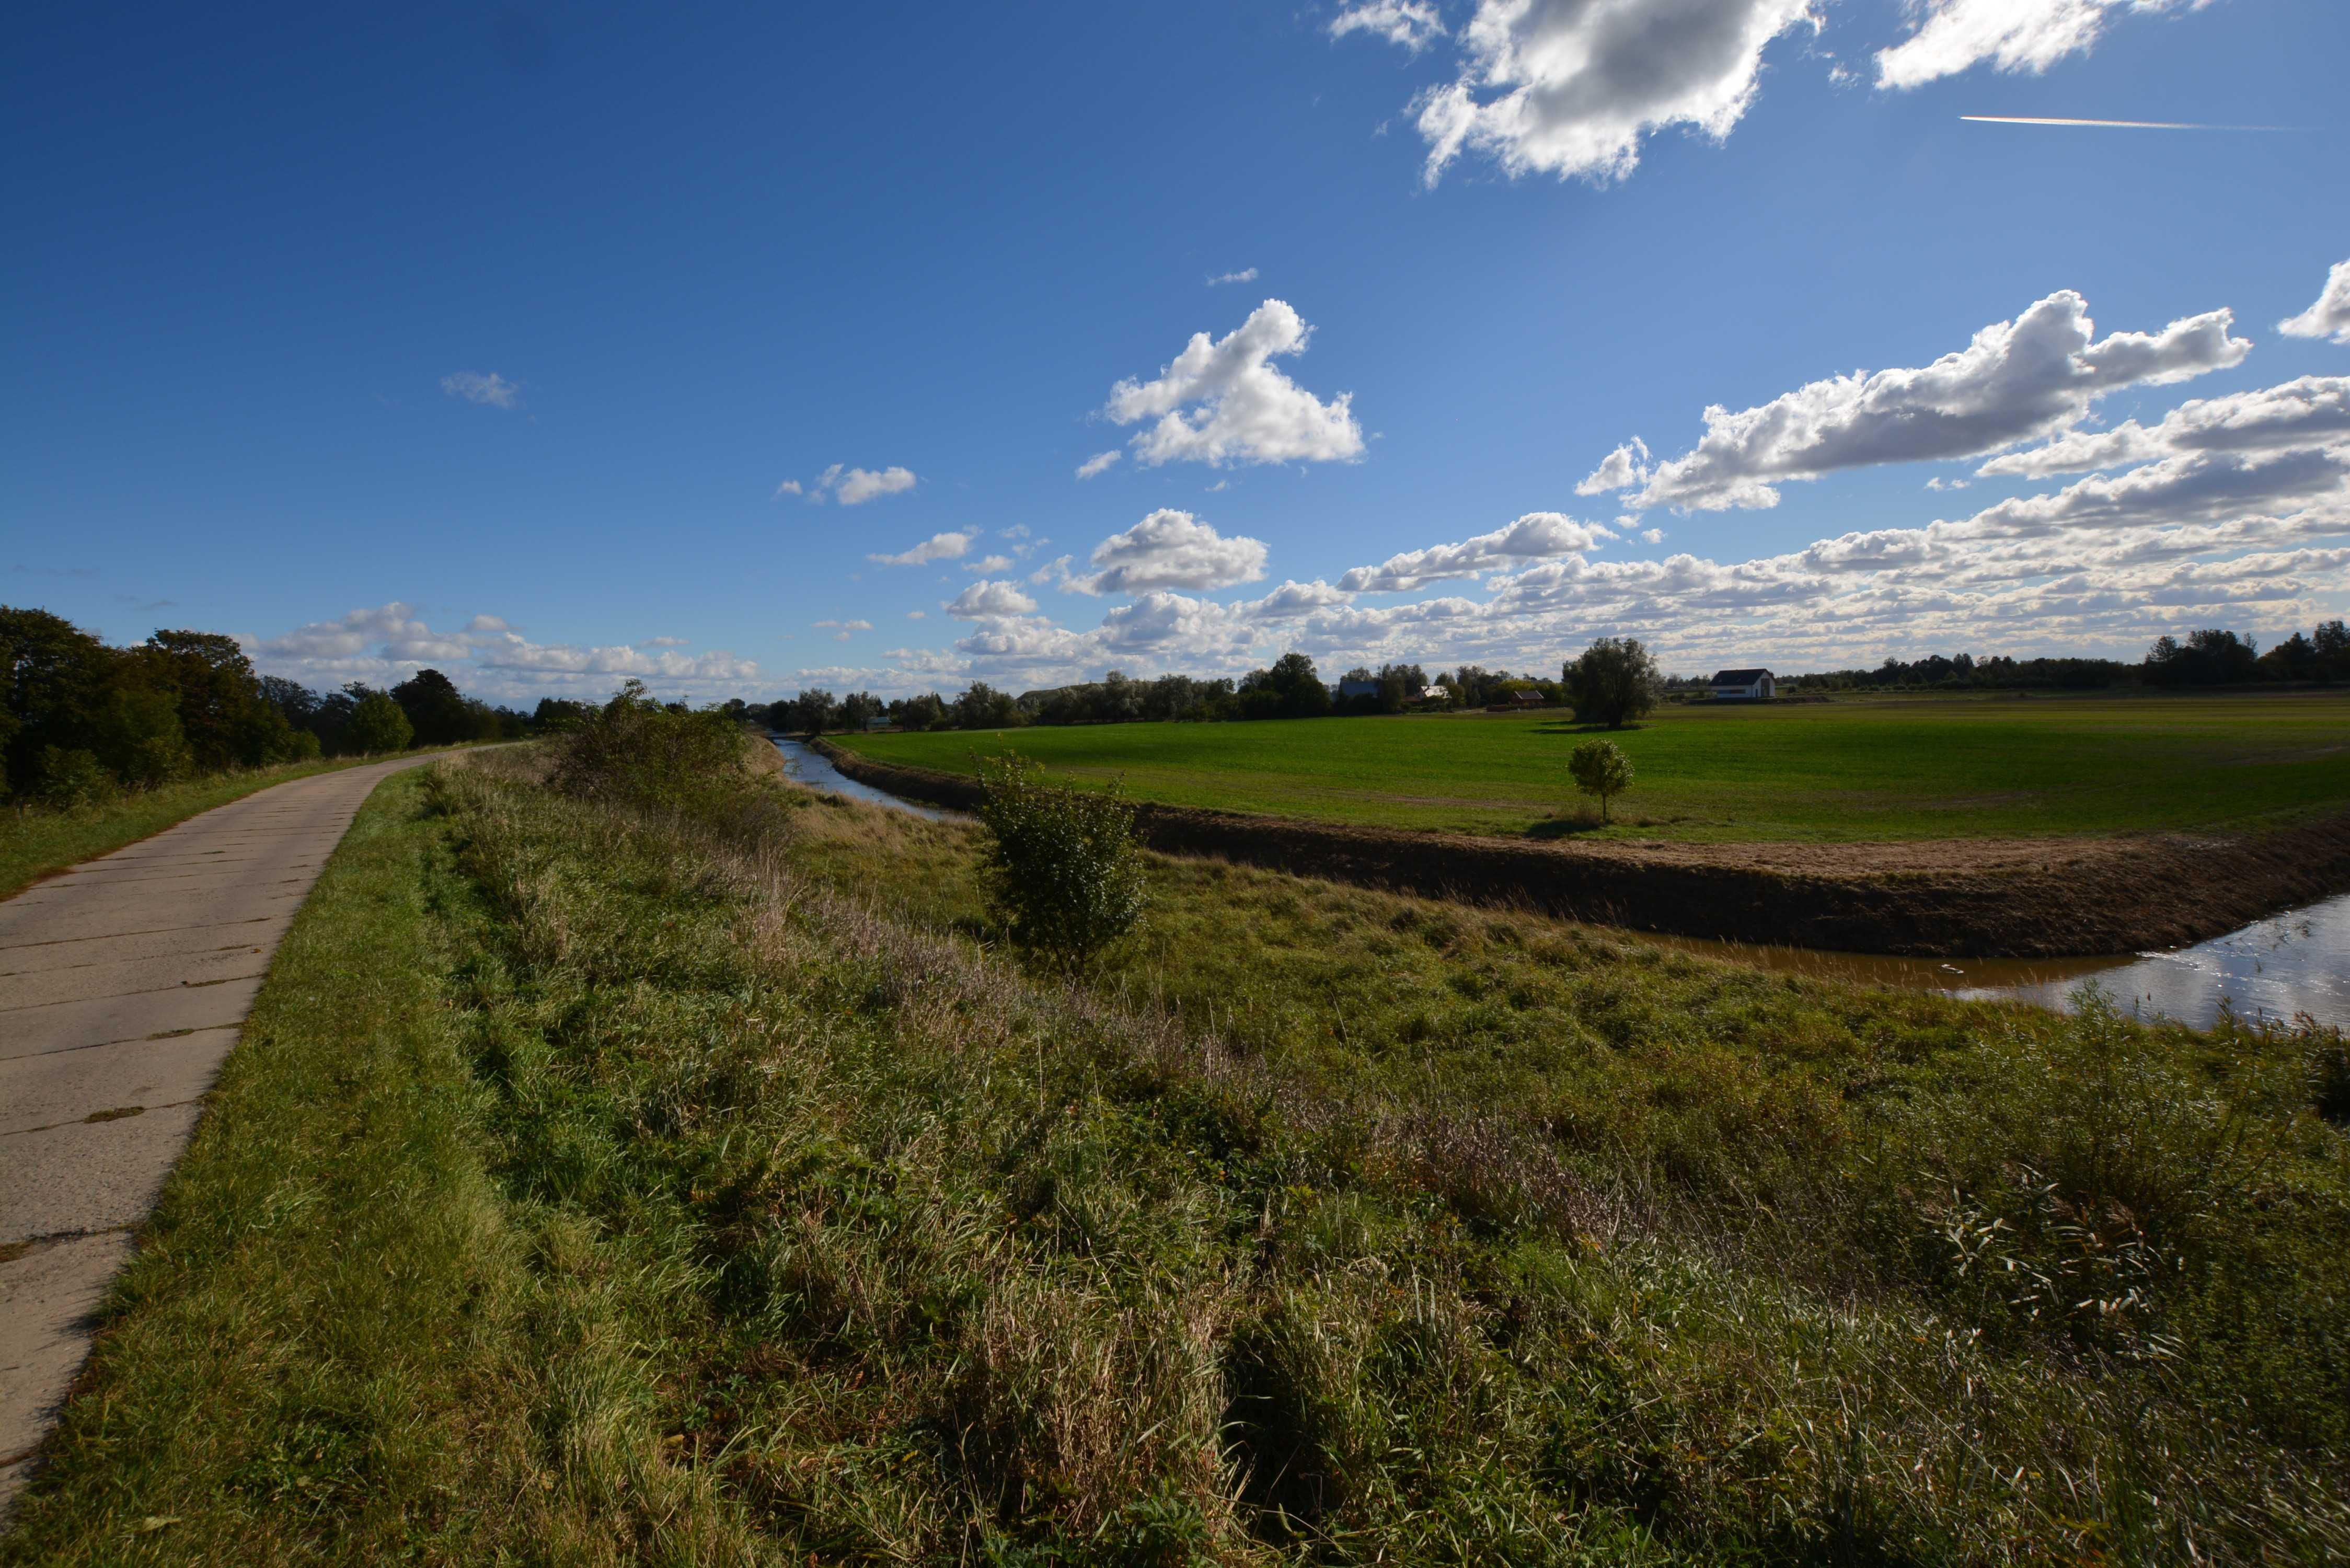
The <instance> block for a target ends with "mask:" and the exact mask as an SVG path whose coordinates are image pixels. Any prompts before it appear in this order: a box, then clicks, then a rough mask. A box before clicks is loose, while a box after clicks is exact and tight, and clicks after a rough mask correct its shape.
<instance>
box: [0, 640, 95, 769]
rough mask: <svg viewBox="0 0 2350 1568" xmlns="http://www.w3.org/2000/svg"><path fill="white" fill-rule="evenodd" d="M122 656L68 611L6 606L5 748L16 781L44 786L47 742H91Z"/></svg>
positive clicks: (1, 691)
mask: <svg viewBox="0 0 2350 1568" xmlns="http://www.w3.org/2000/svg"><path fill="white" fill-rule="evenodd" d="M121 662H122V656H121V655H120V653H118V652H117V651H116V650H115V649H110V648H109V647H107V646H106V644H104V643H103V642H100V641H99V639H97V638H94V637H92V636H91V635H90V634H89V633H88V632H86V631H84V630H82V629H81V628H79V627H78V626H76V625H74V624H73V623H72V622H71V621H69V620H67V619H66V618H64V617H62V616H54V615H51V614H50V613H49V612H48V611H47V610H37V609H17V608H14V607H9V606H5V605H0V714H5V717H0V747H5V758H6V763H7V777H8V783H9V784H10V786H11V787H12V788H15V789H17V790H27V789H33V788H36V787H37V785H38V781H39V780H40V778H41V777H42V776H43V768H42V762H41V753H42V752H43V750H44V748H46V747H49V746H58V747H62V748H64V749H66V750H68V751H70V750H73V749H75V748H85V749H86V748H87V747H88V736H89V732H90V725H91V724H92V722H94V721H95V720H96V719H97V717H98V712H99V709H100V708H102V707H103V706H104V705H105V703H106V701H107V696H108V693H109V691H111V690H112V688H113V684H114V680H115V676H116V673H117V671H118V670H120V666H121Z"/></svg>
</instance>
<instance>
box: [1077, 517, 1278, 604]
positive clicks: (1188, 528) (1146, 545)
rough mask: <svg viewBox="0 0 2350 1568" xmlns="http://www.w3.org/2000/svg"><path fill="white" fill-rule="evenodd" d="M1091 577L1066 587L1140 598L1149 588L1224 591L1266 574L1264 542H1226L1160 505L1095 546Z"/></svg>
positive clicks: (1244, 538) (1195, 520)
mask: <svg viewBox="0 0 2350 1568" xmlns="http://www.w3.org/2000/svg"><path fill="white" fill-rule="evenodd" d="M1088 559H1089V560H1090V562H1091V564H1092V566H1093V567H1094V571H1093V573H1092V575H1091V576H1085V577H1072V578H1069V579H1067V580H1066V582H1065V584H1064V586H1065V587H1070V588H1074V589H1076V591H1078V592H1079V593H1087V594H1139V593H1145V592H1148V591H1149V590H1150V589H1152V588H1193V589H1199V588H1222V587H1231V586H1232V585H1233V584H1235V583H1253V582H1255V581H1256V580H1257V579H1258V578H1260V577H1262V576H1264V560H1265V546H1264V541H1263V540H1262V539H1251V538H1249V537H1247V536H1246V535H1234V536H1233V537H1232V538H1229V539H1228V538H1225V537H1224V536H1223V535H1221V534H1219V533H1217V532H1216V530H1215V529H1214V527H1213V526H1211V524H1206V523H1202V522H1201V521H1200V520H1199V519H1198V518H1196V517H1194V516H1192V515H1191V514H1190V513H1189V512H1178V511H1176V510H1174V509H1173V508H1172V507H1161V508H1160V509H1159V510H1158V511H1156V512H1153V513H1152V514H1150V515H1149V516H1148V517H1145V518H1144V519H1143V520H1142V521H1141V522H1139V523H1137V524H1135V525H1134V526H1133V527H1131V528H1128V529H1127V530H1125V531H1124V532H1123V533H1118V534H1113V535H1110V536H1109V537H1108V538H1107V539H1104V540H1103V541H1102V542H1101V543H1100V544H1098V545H1095V546H1094V551H1093V555H1092V556H1090V557H1088Z"/></svg>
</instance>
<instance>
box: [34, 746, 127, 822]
mask: <svg viewBox="0 0 2350 1568" xmlns="http://www.w3.org/2000/svg"><path fill="white" fill-rule="evenodd" d="M40 767H41V802H42V804H43V805H48V806H53V807H55V808H56V809H57V810H59V811H71V810H73V809H75V808H76V807H78V806H86V805H105V804H106V803H107V802H108V801H110V800H112V799H113V798H114V794H115V788H114V775H113V774H110V773H108V772H107V771H106V764H105V763H101V762H99V760H98V757H97V755H96V754H95V753H90V752H85V751H81V750H79V749H78V748H74V749H68V748H67V747H63V746H44V747H42V748H41V763H40Z"/></svg>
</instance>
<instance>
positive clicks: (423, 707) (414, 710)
mask: <svg viewBox="0 0 2350 1568" xmlns="http://www.w3.org/2000/svg"><path fill="white" fill-rule="evenodd" d="M391 700H392V701H395V702H397V703H399V704H400V711H401V712H403V713H405V714H407V715H408V722H409V726H410V728H411V729H412V730H414V731H415V732H416V743H417V744H418V745H420V746H446V745H449V744H452V742H458V741H470V740H473V739H474V738H475V737H476V734H477V732H478V730H479V725H478V723H477V722H476V721H475V718H474V715H473V711H472V710H471V709H469V708H468V707H467V706H466V704H465V696H464V693H463V692H462V691H458V690H457V683H456V682H455V681H453V680H450V679H449V678H448V677H447V676H445V675H443V674H442V673H441V672H440V671H439V670H418V671H417V672H416V673H415V674H413V675H411V676H410V677H409V678H408V679H407V680H403V681H401V682H400V684H399V685H397V686H395V687H393V688H392V689H391Z"/></svg>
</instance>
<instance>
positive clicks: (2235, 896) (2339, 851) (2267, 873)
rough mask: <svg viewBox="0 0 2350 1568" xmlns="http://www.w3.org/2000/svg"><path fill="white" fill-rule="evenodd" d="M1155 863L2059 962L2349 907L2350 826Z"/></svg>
mask: <svg viewBox="0 0 2350 1568" xmlns="http://www.w3.org/2000/svg"><path fill="white" fill-rule="evenodd" d="M816 746H817V748H818V749H819V750H821V751H822V752H823V753H824V754H825V755H826V756H827V757H828V758H830V759H831V761H832V763H833V765H834V766H835V767H837V768H838V769H839V770H840V771H841V772H842V773H844V774H847V775H848V776H849V777H850V778H853V779H858V780H861V781H862V782H864V783H866V784H872V785H874V786H875V787H876V788H879V789H885V790H888V791H889V793H891V794H896V795H900V796H903V797H904V798H906V799H908V800H917V801H922V802H925V803H928V804H930V805H943V806H949V807H951V808H954V809H958V810H966V811H967V810H970V809H972V807H974V806H975V805H977V804H978V800H979V785H978V784H977V783H976V781H974V780H972V779H969V778H964V777H962V776H959V775H956V774H941V773H934V772H931V771H930V770H929V769H925V768H907V767H899V766H895V765H893V764H890V763H878V762H875V761H873V760H872V759H870V758H868V757H862V756H859V755H858V754H857V753H854V752H851V751H848V750H847V749H846V748H844V747H839V746H835V745H831V744H829V743H827V742H823V741H818V742H816ZM1138 817H1139V825H1140V827H1141V829H1142V832H1143V835H1144V836H1145V838H1146V839H1147V840H1148V841H1149V845H1150V846H1151V847H1152V848H1154V849H1159V850H1164V851H1166V852H1168V853H1170V854H1177V855H1203V856H1220V857H1223V858H1226V859H1230V860H1236V861H1242V862H1244V863H1247V864H1250V865H1255V866H1263V867H1271V868H1274V869H1276V870H1282V871H1291V872H1295V873H1296V874H1297V875H1299V876H1304V877H1329V878H1332V879H1334V880H1338V881H1347V882H1357V883H1362V884H1366V885H1368V886H1372V887H1380V888H1396V889H1399V890H1401V891H1405V892H1411V893H1419V894H1422V895H1429V896H1435V897H1441V898H1460V899H1462V900H1465V901H1469V902H1472V903H1483V904H1506V905H1526V906H1531V907H1533V908H1535V909H1543V910H1545V911H1547V912H1549V913H1552V914H1556V915H1563V916H1565V917H1568V918H1570V919H1583V920H1593V921H1598V922H1603V923H1606V924H1608V925H1617V926H1626V927H1629V928H1631V929H1636V930H1647V931H1668V932H1671V933H1673V934H1675V935H1678V936H1690V937H1715V938H1721V939H1723V940H1731V941H1744V942H1767V943H1774V944H1780V945H1785V946H1792V947H1810V948H1832V949H1835V950H1841V951H1846V952H1875V953H1898V954H1905V955H1910V956H1918V957H1946V958H1960V957H1964V958H2063V957H2085V956H2094V955H2099V954H2106V953H2122V952H2137V951H2141V950H2145V949H2147V948H2161V947H2177V946H2181V945H2183V944H2186V943H2189V942H2198V941H2202V940H2206V939H2207V938H2210V937H2215V936H2218V935H2220V934H2221V933H2222V932H2225V931H2230V930H2233V929H2236V928H2237V927H2239V926H2242V925H2245V924H2248V923H2249V922H2251V921H2253V920H2256V919H2260V918H2262V916H2264V915H2270V914H2273V913H2275V912H2276V911H2278V910H2279V909H2290V908H2292V907H2293V906H2294V905H2296V904H2303V903H2308V902H2310V901H2312V900H2314V899H2317V898H2325V897H2327V896H2329V895H2331V894H2334V893H2337V892H2341V891H2343V890H2345V888H2350V815H2335V816H2331V817H2327V818H2325V819H2323V820H2320V821H2314V822H2307V823H2303V824H2300V825H2297V826H2291V827H2287V828H2283V829H2280V830H2277V831H2274V832H2271V833H2266V834H2259V835H2251V834H2223V833H2199V834H2187V833H2155V834H2133V835H2124V836H2115V837H2109V838H2030V839H2013V838H2011V839H1985V838H1974V839H1948V840H1939V841H1928V842H1912V843H1897V844H1807V843H1801V844H1665V843H1645V844H1644V843H1627V842H1624V841H1620V840H1619V841H1613V842H1600V843H1592V844H1572V843H1566V844H1561V843H1548V844H1535V843H1526V842H1522V841H1519V840H1515V839H1507V838H1479V837H1471V836H1465V835H1456V834H1438V833H1412V832H1407V831H1403V830H1400V829H1396V828H1379V827H1360V826H1346V825H1340V824H1331V823H1316V822H1306V821H1302V820H1298V819H1295V818H1289V817H1274V816H1253V815H1242V814H1240V813H1237V812H1218V811H1200V810H1194V809H1191V808H1187V807H1180V806H1166V805H1149V804H1144V805H1140V806H1139V808H1138Z"/></svg>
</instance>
